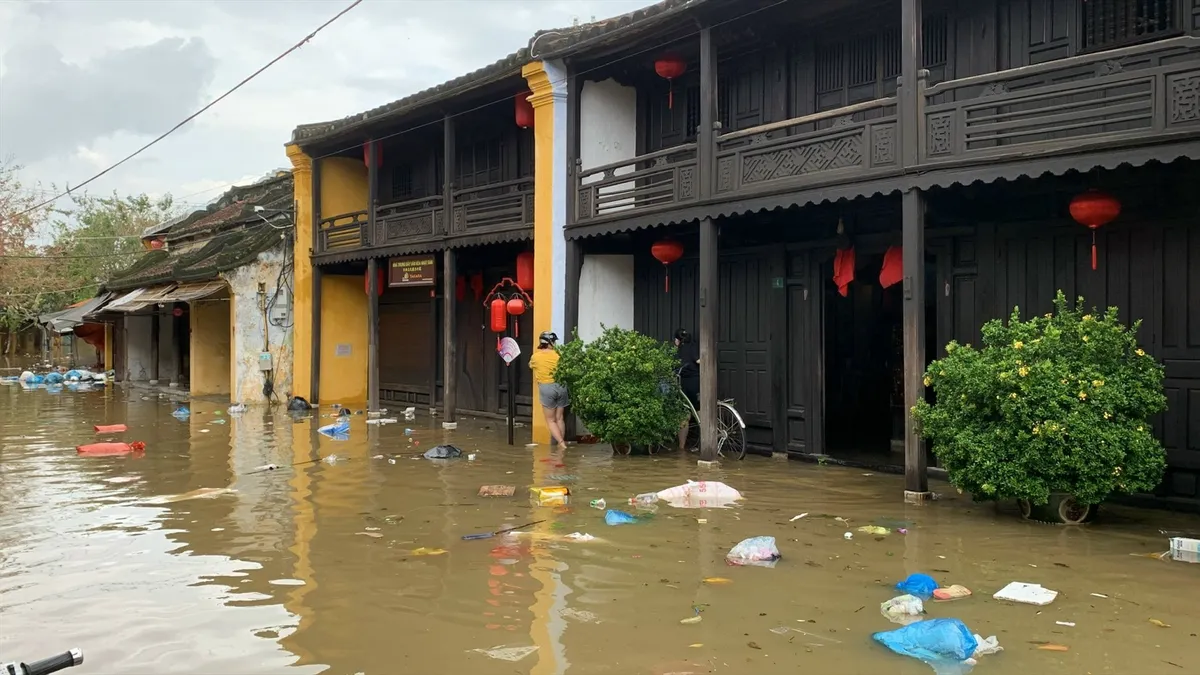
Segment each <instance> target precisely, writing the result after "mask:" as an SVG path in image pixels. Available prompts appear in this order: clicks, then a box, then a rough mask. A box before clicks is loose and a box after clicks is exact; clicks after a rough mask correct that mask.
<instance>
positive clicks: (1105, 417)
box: [1104, 411, 1112, 420]
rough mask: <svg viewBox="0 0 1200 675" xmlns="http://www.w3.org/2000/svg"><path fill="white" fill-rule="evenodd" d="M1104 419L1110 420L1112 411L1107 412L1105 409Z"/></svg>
mask: <svg viewBox="0 0 1200 675" xmlns="http://www.w3.org/2000/svg"><path fill="white" fill-rule="evenodd" d="M1104 419H1106V420H1111V419H1112V413H1110V412H1107V411H1106V412H1105V413H1104Z"/></svg>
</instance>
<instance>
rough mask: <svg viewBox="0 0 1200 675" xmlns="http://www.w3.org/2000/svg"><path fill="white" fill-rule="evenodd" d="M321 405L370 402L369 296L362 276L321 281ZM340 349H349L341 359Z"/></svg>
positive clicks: (326, 277)
mask: <svg viewBox="0 0 1200 675" xmlns="http://www.w3.org/2000/svg"><path fill="white" fill-rule="evenodd" d="M321 291H322V292H321V401H323V402H329V403H343V404H345V403H349V402H365V401H366V400H367V294H366V293H365V292H364V291H363V278H362V277H361V276H358V275H355V276H343V275H336V276H335V275H332V274H326V275H325V276H323V277H322V278H321ZM338 345H344V346H347V347H349V351H350V353H349V354H348V355H343V356H338V354H337V351H338Z"/></svg>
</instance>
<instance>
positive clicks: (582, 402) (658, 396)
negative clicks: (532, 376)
mask: <svg viewBox="0 0 1200 675" xmlns="http://www.w3.org/2000/svg"><path fill="white" fill-rule="evenodd" d="M558 352H559V354H560V359H559V362H558V368H557V370H555V373H554V379H555V381H556V382H559V383H561V384H564V385H566V386H567V388H568V389H569V390H570V393H571V409H572V410H573V411H574V412H575V414H576V415H577V416H579V419H581V420H583V423H584V424H586V425H587V428H588V430H590V431H591V432H592V433H593V434H595V436H596V438H598V439H600V440H601V441H603V442H605V443H613V444H625V443H628V444H632V445H653V444H658V443H664V442H667V441H668V439H672V438H675V436H676V434H678V432H679V422H680V420H682V419H683V418H684V415H685V414H686V413H685V405H684V402H683V398H682V396H680V395H679V394H678V391H677V389H676V388H675V385H674V382H675V371H676V369H678V367H679V362H678V359H676V357H675V350H674V348H673V347H672V346H670V345H668V344H666V343H663V342H659V341H658V340H655V339H654V338H651V337H648V336H645V335H642V334H641V333H638V332H637V331H633V330H622V329H620V328H605V329H604V333H603V334H602V335H601V336H600V337H598V338H596V340H594V341H592V342H586V343H585V342H584V341H583V340H580V339H579V336H578V335H573V336H572V339H571V341H570V342H567V343H566V344H564V345H562V346H561V347H559V348H558ZM664 383H669V385H670V386H669V387H664V386H663V384H664Z"/></svg>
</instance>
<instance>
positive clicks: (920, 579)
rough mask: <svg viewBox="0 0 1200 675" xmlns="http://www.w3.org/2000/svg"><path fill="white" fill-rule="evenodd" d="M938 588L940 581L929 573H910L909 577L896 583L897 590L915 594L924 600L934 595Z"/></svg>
mask: <svg viewBox="0 0 1200 675" xmlns="http://www.w3.org/2000/svg"><path fill="white" fill-rule="evenodd" d="M937 588H938V582H937V581H936V580H935V579H934V578H933V577H931V576H929V575H928V574H910V575H908V578H907V579H905V580H904V581H901V582H900V583H898V584H896V590H899V591H903V592H905V593H908V594H909V595H915V596H917V597H918V598H921V599H922V600H928V599H929V598H931V597H933V592H934V591H936V590H937Z"/></svg>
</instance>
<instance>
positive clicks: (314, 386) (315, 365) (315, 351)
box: [296, 159, 321, 426]
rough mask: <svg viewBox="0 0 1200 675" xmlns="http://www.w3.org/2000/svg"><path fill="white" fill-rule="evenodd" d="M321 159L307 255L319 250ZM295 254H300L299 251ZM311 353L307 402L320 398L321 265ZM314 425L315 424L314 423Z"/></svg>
mask: <svg viewBox="0 0 1200 675" xmlns="http://www.w3.org/2000/svg"><path fill="white" fill-rule="evenodd" d="M320 241H321V160H320V159H314V160H313V161H312V248H311V249H309V255H310V256H311V255H312V254H314V253H317V252H319V251H320V250H321V247H320ZM296 254H300V252H299V251H297V252H296ZM310 325H311V326H312V336H311V340H312V353H311V354H310V355H309V367H310V368H311V370H310V373H311V374H310V375H309V391H308V402H309V403H313V404H315V403H317V402H319V401H320V400H321V267H320V266H319V265H317V264H316V261H314V262H313V266H312V322H311V324H310ZM314 426H315V425H314Z"/></svg>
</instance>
